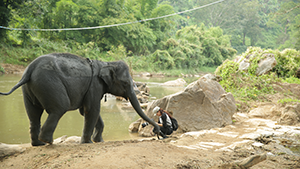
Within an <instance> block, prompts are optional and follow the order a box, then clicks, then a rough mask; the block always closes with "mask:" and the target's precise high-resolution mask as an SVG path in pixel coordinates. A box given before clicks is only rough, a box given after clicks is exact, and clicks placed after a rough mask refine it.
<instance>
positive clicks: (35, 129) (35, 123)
mask: <svg viewBox="0 0 300 169" xmlns="http://www.w3.org/2000/svg"><path fill="white" fill-rule="evenodd" d="M23 96H24V104H25V107H26V112H27V116H28V118H29V121H30V135H31V145H32V146H42V145H45V143H44V142H42V141H40V140H39V139H38V136H39V133H40V129H41V116H42V114H43V111H44V109H43V108H40V107H39V106H36V105H33V103H32V102H31V101H30V100H29V99H28V98H27V97H26V94H24V95H23Z"/></svg>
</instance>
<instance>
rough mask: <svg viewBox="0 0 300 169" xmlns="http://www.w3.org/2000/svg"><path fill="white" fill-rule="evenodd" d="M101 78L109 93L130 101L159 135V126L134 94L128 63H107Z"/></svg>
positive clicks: (102, 68) (102, 70) (101, 71)
mask: <svg viewBox="0 0 300 169" xmlns="http://www.w3.org/2000/svg"><path fill="white" fill-rule="evenodd" d="M99 77H100V78H101V79H102V80H103V81H104V82H105V83H106V85H107V91H106V92H107V93H111V94H113V95H116V96H121V97H124V98H125V99H126V100H128V99H129V101H130V103H131V105H132V106H133V108H134V109H135V111H136V112H137V113H138V114H139V115H140V117H141V118H143V119H144V120H145V121H147V122H149V123H150V124H152V125H153V126H154V127H155V131H156V132H155V133H156V134H158V133H159V131H160V130H159V126H158V125H157V124H156V123H155V122H154V121H153V120H151V119H150V118H149V117H148V116H147V115H146V114H145V113H144V112H143V110H142V109H141V107H140V104H139V101H138V99H137V97H136V95H135V92H134V88H133V86H134V84H133V80H132V78H131V76H130V74H129V68H128V66H127V65H126V63H124V62H122V61H117V62H107V65H105V66H103V67H101V69H100V72H99Z"/></svg>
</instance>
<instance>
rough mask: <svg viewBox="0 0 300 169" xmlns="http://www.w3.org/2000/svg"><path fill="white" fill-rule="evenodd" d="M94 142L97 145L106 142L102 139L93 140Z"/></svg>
mask: <svg viewBox="0 0 300 169" xmlns="http://www.w3.org/2000/svg"><path fill="white" fill-rule="evenodd" d="M93 141H94V142H95V143H99V142H104V140H103V139H102V138H101V139H93Z"/></svg>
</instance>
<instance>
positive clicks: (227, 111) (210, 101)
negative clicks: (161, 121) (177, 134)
mask: <svg viewBox="0 0 300 169" xmlns="http://www.w3.org/2000/svg"><path fill="white" fill-rule="evenodd" d="M155 106H159V107H161V108H163V109H164V110H167V111H172V112H173V116H174V117H175V118H176V119H177V121H178V124H179V129H178V131H183V132H186V131H197V130H204V129H211V128H215V127H221V126H225V125H228V124H231V123H232V119H231V117H232V115H233V114H234V113H235V112H236V105H235V100H234V98H233V96H232V94H231V93H226V92H225V90H224V89H223V88H222V86H221V85H220V84H219V83H218V82H216V81H214V80H210V79H207V78H204V77H202V78H200V79H199V80H197V81H195V82H193V83H191V84H190V85H188V86H187V87H186V88H185V90H184V91H183V92H179V93H176V94H173V95H169V96H165V97H164V98H162V99H159V100H155V101H153V102H151V103H149V105H148V107H147V110H146V114H147V115H148V116H149V117H150V118H153V119H155V118H154V114H153V113H152V110H153V108H154V107H155ZM156 118H157V117H156ZM155 121H157V119H155ZM138 131H139V134H140V135H143V136H150V135H149V133H150V131H151V126H150V125H149V127H145V128H141V127H139V130H138Z"/></svg>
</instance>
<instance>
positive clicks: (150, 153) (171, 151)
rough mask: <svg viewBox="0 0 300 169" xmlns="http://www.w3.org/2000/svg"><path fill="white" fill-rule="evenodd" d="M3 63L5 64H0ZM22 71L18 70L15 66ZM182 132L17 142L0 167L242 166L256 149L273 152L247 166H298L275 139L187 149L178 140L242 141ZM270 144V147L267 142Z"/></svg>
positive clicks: (233, 128) (237, 127) (241, 124)
mask: <svg viewBox="0 0 300 169" xmlns="http://www.w3.org/2000/svg"><path fill="white" fill-rule="evenodd" d="M3 67H4V68H5V66H3ZM20 71H21V70H20ZM235 120H236V121H235V122H234V123H233V124H232V125H229V126H225V127H223V128H218V129H216V130H218V131H220V132H232V133H240V134H245V133H247V132H246V131H247V130H246V129H247V128H251V127H252V126H251V124H247V123H246V122H245V121H243V120H240V121H239V120H238V119H235ZM181 135H182V133H177V134H173V135H171V137H170V138H168V139H164V140H157V138H155V137H153V138H148V139H145V140H144V141H141V140H123V141H113V142H104V143H93V144H77V143H68V144H53V145H46V146H41V147H32V146H31V145H30V144H26V145H22V146H23V147H25V148H26V149H25V151H23V152H22V153H16V154H14V155H11V156H6V157H3V158H1V159H0V168H5V169H8V168H28V169H29V168H30V169H35V168H39V169H40V168H78V169H79V168H80V169H82V168H113V169H115V168H131V169H132V168H133V169H135V168H138V169H140V168H178V169H189V168H213V169H215V168H220V169H229V168H242V167H239V166H238V165H236V164H235V162H237V161H241V160H243V159H245V158H248V157H251V156H253V155H257V154H263V153H267V152H272V153H273V155H272V156H268V157H267V159H266V160H264V161H262V162H260V163H258V164H256V165H254V166H253V167H251V168H252V169H261V168H267V169H268V168H281V169H284V168H291V169H292V168H300V155H299V156H295V155H289V154H288V153H276V152H275V151H273V148H274V149H275V145H274V146H273V144H272V143H269V145H270V146H269V148H268V149H266V148H261V147H257V148H254V149H252V150H251V151H250V150H249V149H247V147H240V148H238V149H235V150H234V151H216V150H217V149H219V148H218V147H216V146H215V147H212V148H209V149H207V150H205V149H189V148H186V147H184V146H178V145H179V144H180V145H192V144H195V143H197V142H216V143H222V144H224V145H225V146H226V145H230V144H231V143H233V142H237V141H242V139H241V138H239V137H235V138H232V137H226V136H223V135H218V134H214V133H211V134H204V135H202V136H200V137H198V138H192V137H191V138H189V137H185V138H182V137H181ZM272 146H273V147H272Z"/></svg>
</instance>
